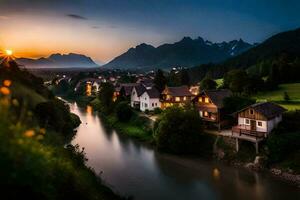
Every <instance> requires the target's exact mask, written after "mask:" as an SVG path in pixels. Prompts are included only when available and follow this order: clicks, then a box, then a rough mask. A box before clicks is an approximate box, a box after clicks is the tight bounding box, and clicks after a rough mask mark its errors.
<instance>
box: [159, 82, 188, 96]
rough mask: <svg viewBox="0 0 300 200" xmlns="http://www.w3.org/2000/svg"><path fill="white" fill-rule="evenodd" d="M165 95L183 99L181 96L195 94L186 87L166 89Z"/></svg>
mask: <svg viewBox="0 0 300 200" xmlns="http://www.w3.org/2000/svg"><path fill="white" fill-rule="evenodd" d="M163 94H169V95H171V96H176V97H181V96H192V95H193V94H192V93H191V92H190V91H189V87H188V86H186V85H183V86H179V87H166V89H165V90H164V91H163Z"/></svg>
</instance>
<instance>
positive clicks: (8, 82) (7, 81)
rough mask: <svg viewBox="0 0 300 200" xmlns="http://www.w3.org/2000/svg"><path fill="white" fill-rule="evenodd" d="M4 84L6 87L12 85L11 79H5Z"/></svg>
mask: <svg viewBox="0 0 300 200" xmlns="http://www.w3.org/2000/svg"><path fill="white" fill-rule="evenodd" d="M3 85H4V86H5V87H9V86H10V85H11V80H4V81H3Z"/></svg>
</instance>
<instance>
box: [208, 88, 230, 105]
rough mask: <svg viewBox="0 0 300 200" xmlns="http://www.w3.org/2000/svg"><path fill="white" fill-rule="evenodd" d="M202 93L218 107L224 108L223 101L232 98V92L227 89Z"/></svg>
mask: <svg viewBox="0 0 300 200" xmlns="http://www.w3.org/2000/svg"><path fill="white" fill-rule="evenodd" d="M202 93H204V94H206V95H207V96H208V97H209V98H210V100H211V101H212V102H213V103H214V104H215V105H216V106H217V107H218V108H223V106H224V105H223V101H224V99H225V98H227V97H230V96H231V95H232V92H231V91H230V90H227V89H223V90H204V91H202Z"/></svg>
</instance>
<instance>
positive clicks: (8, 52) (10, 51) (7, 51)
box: [5, 49, 13, 56]
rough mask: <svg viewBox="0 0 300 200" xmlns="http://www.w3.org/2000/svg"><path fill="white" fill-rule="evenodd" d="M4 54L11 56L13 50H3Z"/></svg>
mask: <svg viewBox="0 0 300 200" xmlns="http://www.w3.org/2000/svg"><path fill="white" fill-rule="evenodd" d="M5 53H6V55H8V56H11V55H12V54H13V51H12V50H10V49H6V50H5Z"/></svg>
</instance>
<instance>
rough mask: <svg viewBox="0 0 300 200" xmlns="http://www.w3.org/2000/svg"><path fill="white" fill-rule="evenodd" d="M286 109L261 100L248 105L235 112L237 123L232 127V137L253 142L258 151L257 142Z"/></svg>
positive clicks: (274, 125) (265, 135) (275, 124)
mask: <svg viewBox="0 0 300 200" xmlns="http://www.w3.org/2000/svg"><path fill="white" fill-rule="evenodd" d="M285 111H286V109H284V108H283V107H281V106H279V105H277V104H275V103H271V102H263V103H257V104H253V105H251V106H248V107H246V108H244V109H242V110H241V111H238V112H237V115H238V125H237V126H234V127H232V137H234V138H237V151H238V139H242V140H248V141H251V142H255V144H256V152H258V142H260V141H262V140H264V138H266V137H267V136H268V135H269V133H270V132H271V131H272V130H273V129H274V128H275V127H276V126H277V125H278V123H279V122H281V120H282V113H283V112H285Z"/></svg>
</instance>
